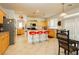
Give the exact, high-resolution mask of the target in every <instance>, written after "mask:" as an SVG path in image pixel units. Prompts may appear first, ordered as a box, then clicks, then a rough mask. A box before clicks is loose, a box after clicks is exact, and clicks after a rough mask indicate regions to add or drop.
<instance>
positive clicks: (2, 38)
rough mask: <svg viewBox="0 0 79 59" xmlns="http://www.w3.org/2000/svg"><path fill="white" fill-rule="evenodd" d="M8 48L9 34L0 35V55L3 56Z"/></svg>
mask: <svg viewBox="0 0 79 59" xmlns="http://www.w3.org/2000/svg"><path fill="white" fill-rule="evenodd" d="M8 46H9V33H8V32H4V33H2V32H1V33H0V54H3V53H4V52H5V51H6V49H7V48H8Z"/></svg>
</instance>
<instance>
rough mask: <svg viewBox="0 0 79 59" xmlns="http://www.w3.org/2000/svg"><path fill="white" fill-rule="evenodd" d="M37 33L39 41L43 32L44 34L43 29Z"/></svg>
mask: <svg viewBox="0 0 79 59" xmlns="http://www.w3.org/2000/svg"><path fill="white" fill-rule="evenodd" d="M37 34H39V42H41V34H43V31H38V32H37Z"/></svg>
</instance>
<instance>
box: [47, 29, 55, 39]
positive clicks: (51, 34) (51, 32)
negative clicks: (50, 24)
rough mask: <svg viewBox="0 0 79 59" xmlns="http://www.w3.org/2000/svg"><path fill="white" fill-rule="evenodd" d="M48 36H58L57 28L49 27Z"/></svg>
mask: <svg viewBox="0 0 79 59" xmlns="http://www.w3.org/2000/svg"><path fill="white" fill-rule="evenodd" d="M48 31H49V33H48V36H49V37H51V38H56V29H48Z"/></svg>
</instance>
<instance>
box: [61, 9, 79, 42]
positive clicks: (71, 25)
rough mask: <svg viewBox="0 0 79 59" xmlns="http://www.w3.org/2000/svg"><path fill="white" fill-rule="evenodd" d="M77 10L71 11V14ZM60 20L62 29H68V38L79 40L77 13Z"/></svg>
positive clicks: (78, 16)
mask: <svg viewBox="0 0 79 59" xmlns="http://www.w3.org/2000/svg"><path fill="white" fill-rule="evenodd" d="M78 10H79V9H78ZM78 10H77V9H75V10H73V11H71V14H73V13H77V12H79V11H78ZM62 22H63V29H67V30H70V39H73V40H78V41H79V15H77V16H72V17H69V18H65V19H63V20H62Z"/></svg>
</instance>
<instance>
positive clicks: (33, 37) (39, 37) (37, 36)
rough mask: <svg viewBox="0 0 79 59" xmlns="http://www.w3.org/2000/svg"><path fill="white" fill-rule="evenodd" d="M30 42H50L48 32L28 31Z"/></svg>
mask: <svg viewBox="0 0 79 59" xmlns="http://www.w3.org/2000/svg"><path fill="white" fill-rule="evenodd" d="M27 32H28V36H27V37H28V42H29V43H36V42H43V41H47V40H48V30H28V31H27Z"/></svg>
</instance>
